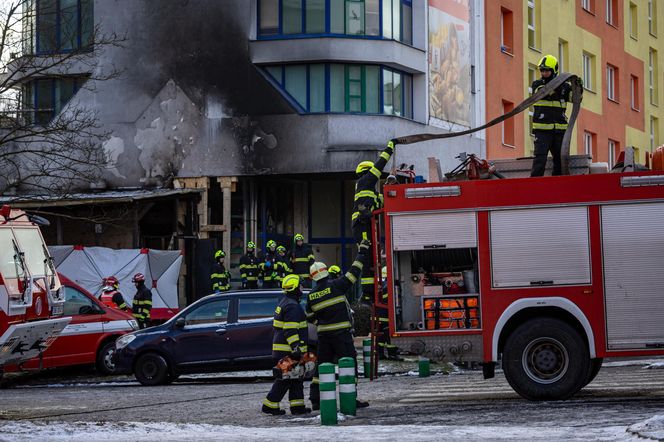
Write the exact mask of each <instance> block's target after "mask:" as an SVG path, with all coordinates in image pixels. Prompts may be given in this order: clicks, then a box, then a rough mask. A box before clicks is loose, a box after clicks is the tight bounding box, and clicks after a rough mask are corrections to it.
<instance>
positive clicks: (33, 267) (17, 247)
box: [0, 206, 71, 375]
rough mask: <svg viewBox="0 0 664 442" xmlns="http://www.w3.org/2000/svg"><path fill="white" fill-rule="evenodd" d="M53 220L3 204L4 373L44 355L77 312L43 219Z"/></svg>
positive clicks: (0, 292)
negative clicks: (70, 308) (69, 307)
mask: <svg viewBox="0 0 664 442" xmlns="http://www.w3.org/2000/svg"><path fill="white" fill-rule="evenodd" d="M47 224H48V221H47V220H45V219H43V218H41V217H39V216H36V215H30V214H27V213H25V212H23V211H21V210H15V209H11V208H10V207H9V206H2V207H1V208H0V375H2V372H3V370H4V367H5V366H7V365H9V364H20V363H23V362H25V361H27V360H29V359H32V358H34V357H36V356H39V354H40V353H42V352H43V351H44V350H45V349H46V348H48V346H49V345H50V344H51V343H52V342H53V340H54V339H55V338H56V337H57V336H58V334H59V333H60V332H61V331H62V329H64V328H65V326H66V325H67V324H68V323H69V321H70V319H71V318H68V317H63V304H64V300H65V298H64V293H63V290H62V288H61V285H60V280H59V278H58V275H57V274H56V272H55V266H54V265H53V262H52V258H51V256H50V255H49V253H48V249H47V248H46V244H45V243H44V239H43V238H42V235H41V232H40V231H39V227H38V225H47Z"/></svg>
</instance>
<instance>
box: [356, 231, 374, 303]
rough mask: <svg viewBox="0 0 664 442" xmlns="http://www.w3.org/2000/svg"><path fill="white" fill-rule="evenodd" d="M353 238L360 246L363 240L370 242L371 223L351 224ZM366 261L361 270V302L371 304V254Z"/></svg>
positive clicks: (372, 292)
mask: <svg viewBox="0 0 664 442" xmlns="http://www.w3.org/2000/svg"><path fill="white" fill-rule="evenodd" d="M353 238H355V242H356V243H357V244H360V242H362V240H363V239H366V240H369V241H371V223H370V222H369V221H368V220H367V221H360V220H357V221H355V222H354V223H353ZM368 258H369V259H368V261H367V263H366V264H365V265H364V267H363V268H362V280H361V281H360V282H361V285H362V297H361V299H362V301H364V302H373V298H374V275H373V267H374V262H373V253H370V254H369V256H368Z"/></svg>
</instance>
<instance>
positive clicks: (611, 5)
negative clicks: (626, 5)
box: [606, 0, 618, 26]
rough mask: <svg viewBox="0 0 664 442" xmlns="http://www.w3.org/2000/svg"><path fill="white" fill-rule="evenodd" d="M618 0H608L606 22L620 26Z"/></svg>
mask: <svg viewBox="0 0 664 442" xmlns="http://www.w3.org/2000/svg"><path fill="white" fill-rule="evenodd" d="M617 14H618V0H606V22H607V23H608V24H610V25H612V26H618V15H617Z"/></svg>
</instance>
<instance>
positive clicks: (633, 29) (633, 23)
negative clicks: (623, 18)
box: [629, 2, 639, 40]
mask: <svg viewBox="0 0 664 442" xmlns="http://www.w3.org/2000/svg"><path fill="white" fill-rule="evenodd" d="M629 36H630V37H631V38H633V39H634V40H638V39H639V9H638V5H637V4H636V3H634V2H629Z"/></svg>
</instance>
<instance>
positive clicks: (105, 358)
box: [95, 341, 115, 376]
mask: <svg viewBox="0 0 664 442" xmlns="http://www.w3.org/2000/svg"><path fill="white" fill-rule="evenodd" d="M114 353H115V341H110V342H107V343H105V344H104V345H102V346H101V347H100V348H99V350H98V351H97V360H96V361H95V368H96V369H97V372H98V373H99V374H101V375H104V376H106V375H110V374H113V373H115V364H114V363H113V354H114Z"/></svg>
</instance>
